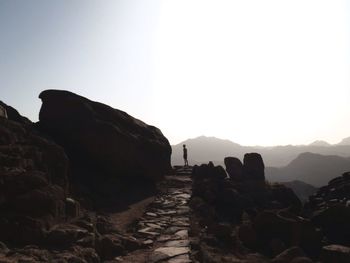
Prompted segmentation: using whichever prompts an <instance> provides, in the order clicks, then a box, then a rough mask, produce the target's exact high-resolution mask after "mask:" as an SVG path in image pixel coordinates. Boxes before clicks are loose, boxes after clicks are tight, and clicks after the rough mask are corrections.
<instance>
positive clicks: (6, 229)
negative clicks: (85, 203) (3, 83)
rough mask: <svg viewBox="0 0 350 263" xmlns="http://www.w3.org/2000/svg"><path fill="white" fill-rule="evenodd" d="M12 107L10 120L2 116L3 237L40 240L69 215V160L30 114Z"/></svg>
mask: <svg viewBox="0 0 350 263" xmlns="http://www.w3.org/2000/svg"><path fill="white" fill-rule="evenodd" d="M2 105H4V104H2ZM6 109H10V110H8V111H7V113H8V119H6V118H0V164H1V165H0V210H1V218H0V240H1V241H5V242H12V243H23V244H33V243H34V244H36V243H39V242H41V240H42V238H43V236H44V234H45V233H44V232H45V229H47V228H48V227H49V226H50V225H53V224H54V223H56V222H58V221H60V220H62V219H64V218H65V217H66V211H65V200H66V197H67V190H68V177H67V169H68V159H67V156H66V155H65V153H64V151H63V149H62V148H61V147H60V146H58V145H57V144H55V143H54V142H52V141H50V140H48V139H45V138H44V137H43V136H41V135H40V134H39V133H38V132H36V131H35V130H34V129H33V127H32V125H31V124H30V123H29V121H28V120H27V119H26V118H24V117H22V116H20V115H19V114H18V112H17V111H15V110H11V107H8V106H7V105H6Z"/></svg>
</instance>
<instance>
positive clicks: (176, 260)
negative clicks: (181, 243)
mask: <svg viewBox="0 0 350 263" xmlns="http://www.w3.org/2000/svg"><path fill="white" fill-rule="evenodd" d="M191 262H192V261H191V260H190V257H189V256H188V255H187V254H184V255H180V256H176V257H173V258H171V259H169V260H167V263H191Z"/></svg>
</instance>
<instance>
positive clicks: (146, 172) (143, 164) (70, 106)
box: [39, 90, 171, 188]
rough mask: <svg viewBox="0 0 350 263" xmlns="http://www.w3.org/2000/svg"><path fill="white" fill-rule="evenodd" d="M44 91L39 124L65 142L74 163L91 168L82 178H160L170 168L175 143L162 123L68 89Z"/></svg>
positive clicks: (93, 180) (94, 179)
mask: <svg viewBox="0 0 350 263" xmlns="http://www.w3.org/2000/svg"><path fill="white" fill-rule="evenodd" d="M39 97H40V98H41V100H42V102H43V104H42V107H41V110H40V115H39V119H40V122H39V127H40V129H41V130H43V131H45V132H46V133H48V134H50V135H51V136H52V137H53V138H54V139H55V141H57V142H58V143H59V144H61V145H62V146H63V147H64V148H65V150H66V151H67V154H68V156H69V157H70V159H71V161H72V163H73V166H74V168H78V169H80V171H87V173H84V172H82V173H81V178H80V181H81V182H88V181H90V182H89V183H90V186H92V187H93V186H94V185H95V184H96V182H100V183H101V181H103V179H102V178H101V177H102V176H104V177H105V178H106V177H107V178H112V179H113V178H114V179H115V178H121V177H124V178H130V177H146V178H150V179H158V178H161V177H162V176H163V175H164V174H165V172H166V171H168V170H170V154H171V147H170V145H169V142H168V140H167V139H166V138H165V137H164V136H163V134H162V133H161V131H160V130H159V129H157V128H156V127H153V126H149V125H147V124H145V123H143V122H142V121H140V120H137V119H135V118H133V117H131V116H130V115H128V114H127V113H125V112H123V111H120V110H117V109H113V108H111V107H109V106H107V105H104V104H102V103H98V102H93V101H90V100H88V99H86V98H84V97H81V96H79V95H76V94H74V93H71V92H68V91H59V90H46V91H43V92H42V93H41V94H40V96H39ZM88 171H90V173H88ZM91 171H95V173H91ZM89 176H91V177H90V178H88V177H89ZM107 187H108V182H107V183H106V185H105V188H107Z"/></svg>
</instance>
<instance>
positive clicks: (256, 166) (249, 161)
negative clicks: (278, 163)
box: [243, 153, 265, 181]
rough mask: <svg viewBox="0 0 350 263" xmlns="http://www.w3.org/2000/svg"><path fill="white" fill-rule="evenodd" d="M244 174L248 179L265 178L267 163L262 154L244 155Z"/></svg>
mask: <svg viewBox="0 0 350 263" xmlns="http://www.w3.org/2000/svg"><path fill="white" fill-rule="evenodd" d="M243 174H244V178H245V179H246V180H259V181H264V180H265V165H264V161H263V159H262V157H261V155H260V154H258V153H246V154H245V155H244V158H243Z"/></svg>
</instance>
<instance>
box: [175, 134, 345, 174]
mask: <svg viewBox="0 0 350 263" xmlns="http://www.w3.org/2000/svg"><path fill="white" fill-rule="evenodd" d="M348 140H349V143H348V144H347V139H344V140H343V141H342V142H341V143H339V144H335V145H329V144H328V143H326V142H323V141H315V142H314V143H312V144H310V145H300V146H294V145H286V146H274V147H261V146H254V147H252V146H242V145H240V144H237V143H234V142H232V141H229V140H222V139H219V138H215V137H206V136H200V137H197V138H194V139H188V140H186V141H184V142H181V143H179V144H177V145H173V146H172V150H173V153H172V164H173V165H176V164H183V159H182V145H183V144H186V145H187V148H188V157H189V162H190V164H201V163H207V162H208V161H213V162H214V163H216V164H223V160H224V158H225V157H227V156H235V157H238V158H240V159H243V156H244V153H247V152H257V153H260V154H261V155H262V156H263V159H264V162H265V165H266V166H272V167H283V166H286V165H288V163H290V162H291V161H292V160H293V159H295V158H297V156H298V155H299V154H301V153H303V152H311V153H316V154H322V155H338V156H342V157H349V156H350V138H349V139H348Z"/></svg>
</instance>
